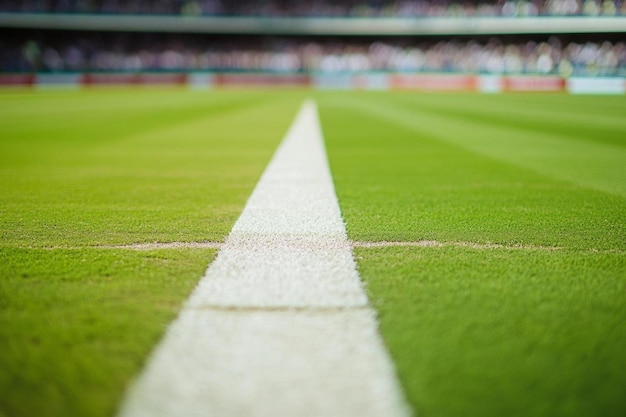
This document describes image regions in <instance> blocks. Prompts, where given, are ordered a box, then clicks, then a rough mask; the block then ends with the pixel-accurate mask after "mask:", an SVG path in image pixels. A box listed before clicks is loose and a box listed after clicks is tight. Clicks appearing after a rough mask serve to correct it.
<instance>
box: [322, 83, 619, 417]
mask: <svg viewBox="0 0 626 417" xmlns="http://www.w3.org/2000/svg"><path fill="white" fill-rule="evenodd" d="M321 103H322V113H321V117H322V121H323V124H324V132H325V135H326V139H327V146H328V149H329V155H330V160H331V167H332V171H333V176H334V179H335V183H336V187H337V193H338V197H339V200H340V204H341V207H342V211H343V213H344V218H345V220H346V222H347V227H348V234H349V236H350V237H351V238H352V239H353V240H357V241H385V240H386V241H420V240H435V241H439V242H441V243H451V244H458V245H463V244H466V245H468V247H463V246H458V247H457V246H446V247H432V248H420V247H387V248H357V250H356V255H357V257H358V264H359V268H360V272H361V275H362V278H363V279H364V281H365V282H366V285H367V288H368V293H369V296H370V299H371V301H372V303H373V305H374V306H375V307H376V308H377V309H378V311H379V314H380V320H381V331H382V334H383V337H384V338H385V340H386V343H387V345H388V347H389V349H390V351H391V354H392V356H393V358H394V360H395V361H396V364H397V367H398V372H399V375H400V378H401V380H402V383H403V385H404V387H405V390H406V393H407V397H408V399H409V401H410V402H411V404H412V405H413V407H414V409H415V411H416V413H417V415H420V416H446V417H451V416H482V417H485V416H494V417H495V416H503V415H508V416H581V417H582V416H589V415H602V416H621V415H625V414H626V396H624V390H623V387H624V386H626V375H625V374H624V373H623V369H626V326H625V322H624V318H625V317H626V256H625V250H626V228H625V227H626V200H625V198H626V193H625V188H624V187H625V186H626V119H625V118H624V115H626V100H625V99H624V98H623V97H571V96H563V95H557V96H555V95H553V96H546V95H510V96H508V95H505V96H475V95H434V94H430V95H429V94H426V95H425V94H421V95H416V94H395V95H390V94H370V95H363V96H360V97H358V96H357V97H347V96H329V97H326V98H323V99H322V100H321ZM489 243H496V244H501V245H505V246H507V245H508V246H510V247H511V248H506V247H505V248H500V249H497V248H493V247H492V248H489V246H488V245H487V244H489ZM472 245H473V246H474V248H472ZM518 246H522V247H523V248H521V249H520V248H519V247H518Z"/></svg>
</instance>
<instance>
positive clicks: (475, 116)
mask: <svg viewBox="0 0 626 417" xmlns="http://www.w3.org/2000/svg"><path fill="white" fill-rule="evenodd" d="M566 97H568V96H566ZM402 98H403V100H406V101H408V102H410V103H413V104H419V107H420V108H422V109H424V110H426V111H429V112H435V113H437V114H442V115H447V116H450V117H451V118H458V119H461V120H467V121H470V122H476V123H483V124H487V125H496V126H503V127H505V128H510V127H511V126H515V127H516V128H517V129H520V130H525V131H528V133H529V134H530V135H533V134H539V135H540V136H539V137H543V136H545V135H554V136H557V137H560V138H563V137H564V138H565V139H566V140H567V141H572V140H586V141H591V142H594V143H606V144H609V145H615V146H622V147H623V146H626V136H625V135H624V116H626V108H625V107H626V105H625V104H624V103H623V101H624V100H623V99H622V98H621V97H603V100H602V101H609V102H613V106H612V107H611V108H612V109H613V110H615V109H618V110H619V109H621V111H618V112H617V113H611V112H606V111H605V110H604V108H603V109H602V110H601V111H598V109H597V108H594V109H593V110H590V107H593V106H594V105H595V104H596V103H593V102H592V103H587V106H586V108H583V110H582V111H580V109H576V108H572V106H571V105H570V104H567V105H554V104H553V105H551V106H550V107H546V106H537V105H536V104H533V105H527V106H524V105H515V106H510V105H507V103H508V102H507V101H504V104H503V102H501V101H500V100H493V99H490V96H478V97H476V96H470V95H466V96H459V97H458V99H457V100H454V101H452V100H448V99H446V96H445V95H443V96H431V97H429V99H428V100H415V98H414V97H412V96H404V97H402ZM568 98H569V100H570V101H573V100H574V98H573V97H568ZM602 101H601V102H602ZM581 121H582V123H581Z"/></svg>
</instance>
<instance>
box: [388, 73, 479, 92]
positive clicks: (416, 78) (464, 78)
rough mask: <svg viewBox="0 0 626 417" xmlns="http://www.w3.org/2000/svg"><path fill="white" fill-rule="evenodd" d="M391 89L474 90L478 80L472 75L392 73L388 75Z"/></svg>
mask: <svg viewBox="0 0 626 417" xmlns="http://www.w3.org/2000/svg"><path fill="white" fill-rule="evenodd" d="M389 84H390V87H391V89H393V90H424V91H476V90H477V89H478V81H477V79H476V77H475V76H472V75H452V74H450V75H448V74H432V75H429V74H394V75H391V76H390V83H389Z"/></svg>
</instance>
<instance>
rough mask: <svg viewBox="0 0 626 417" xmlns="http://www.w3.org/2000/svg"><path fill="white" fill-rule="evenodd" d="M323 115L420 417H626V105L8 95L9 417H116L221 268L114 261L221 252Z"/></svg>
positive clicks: (4, 406)
mask: <svg viewBox="0 0 626 417" xmlns="http://www.w3.org/2000/svg"><path fill="white" fill-rule="evenodd" d="M310 95H313V96H314V97H315V98H316V100H317V102H318V105H319V111H320V117H321V122H322V128H323V131H324V135H325V138H326V144H327V148H328V153H329V160H330V163H331V169H332V172H333V177H334V181H335V185H336V189H337V195H338V197H339V202H340V206H341V209H342V212H343V215H344V219H345V220H346V222H347V228H348V234H349V237H350V238H351V239H352V240H353V241H355V242H356V243H355V244H356V246H357V247H356V249H355V252H356V253H355V254H356V256H357V261H358V266H359V270H360V273H361V276H362V278H363V280H364V282H365V284H366V286H367V289H368V295H369V297H370V300H371V303H372V305H373V306H374V307H375V308H376V309H377V311H378V313H379V317H380V321H381V332H382V335H383V338H384V340H385V342H386V344H387V346H388V348H389V350H390V352H391V354H392V357H393V359H394V360H395V363H396V366H397V369H398V374H399V377H400V379H401V382H402V384H403V387H404V389H405V392H406V396H407V398H408V400H409V402H410V403H411V405H412V406H413V408H414V410H415V412H416V414H417V415H419V416H441V417H452V416H484V417H490V416H494V417H495V416H502V415H510V416H517V415H519V416H580V417H582V416H590V415H593V416H596V415H597V416H623V415H626V391H625V389H624V387H626V373H624V369H626V253H625V251H626V117H625V116H626V98H624V97H600V96H567V95H542V94H534V95H521V94H520V95H517V94H515V95H494V96H490V95H475V94H410V93H364V92H360V93H357V92H352V93H349V92H326V93H322V92H319V93H312V92H305V91H280V92H275V91H274V92H263V91H257V92H245V91H216V92H185V91H182V90H139V89H135V90H132V89H129V90H123V89H121V90H90V91H79V92H63V91H58V92H32V91H21V92H20V91H13V92H7V91H5V92H0V123H1V124H0V161H1V163H0V257H1V258H0V346H2V349H0V416H5V415H6V416H34V415H37V416H110V415H112V414H113V413H114V412H115V410H116V408H117V406H118V404H119V401H120V400H121V398H122V396H123V393H124V390H125V388H126V386H127V384H128V382H129V381H130V380H131V379H132V378H133V377H134V375H135V374H136V373H137V372H138V371H139V370H140V369H141V365H142V363H143V361H144V360H145V359H146V356H147V355H148V353H149V352H150V349H151V348H152V347H153V346H154V345H155V343H156V342H157V341H158V340H159V338H160V336H161V335H162V334H163V331H164V330H165V328H166V326H167V324H168V323H169V322H170V321H171V320H172V319H173V317H174V316H175V314H176V312H177V310H178V308H179V307H180V305H181V303H182V302H183V300H184V299H185V298H186V297H187V295H188V294H189V292H190V291H191V290H192V288H193V286H194V285H195V283H196V282H197V281H198V280H199V278H200V277H201V276H202V274H203V271H204V269H205V268H206V266H207V265H208V263H209V262H210V261H211V259H212V257H213V256H214V254H215V250H213V249H184V248H179V249H155V250H145V251H136V250H131V249H125V248H120V247H119V246H120V245H128V244H133V243H146V242H205V241H217V242H219V241H222V240H223V239H224V237H225V236H226V235H227V234H228V232H229V230H230V228H231V227H232V225H233V223H234V222H235V220H236V219H237V217H238V216H239V214H240V212H241V210H242V209H243V206H244V204H245V202H246V199H247V197H248V196H249V195H250V193H251V191H252V189H253V187H254V185H255V183H256V181H257V180H258V178H259V176H260V174H261V173H262V171H263V169H264V167H265V165H266V164H267V162H268V161H269V158H270V157H271V155H272V153H273V151H274V150H275V148H276V146H277V145H278V143H279V141H280V139H281V138H282V136H283V135H284V133H285V131H286V129H287V128H288V126H289V124H290V123H291V120H292V119H293V117H294V115H295V114H296V112H297V109H298V106H299V104H300V103H301V102H302V100H303V99H304V98H306V97H307V96H310ZM383 241H387V242H396V244H395V245H393V244H392V245H389V246H388V247H362V246H363V245H362V243H364V242H383ZM422 241H431V242H432V241H435V242H437V243H438V245H436V246H420V245H419V244H415V242H422ZM398 242H403V244H405V245H406V244H413V245H414V246H400V245H399V243H398Z"/></svg>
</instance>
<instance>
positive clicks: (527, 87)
mask: <svg viewBox="0 0 626 417" xmlns="http://www.w3.org/2000/svg"><path fill="white" fill-rule="evenodd" d="M565 84H566V83H565V80H564V79H563V78H561V77H558V76H549V75H537V76H532V75H527V76H517V77H502V91H555V92H556V91H565Z"/></svg>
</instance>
